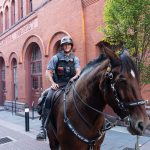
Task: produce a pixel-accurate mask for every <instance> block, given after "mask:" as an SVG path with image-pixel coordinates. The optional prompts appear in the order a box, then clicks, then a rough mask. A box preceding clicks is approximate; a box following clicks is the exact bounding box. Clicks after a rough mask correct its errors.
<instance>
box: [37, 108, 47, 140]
mask: <svg viewBox="0 0 150 150" xmlns="http://www.w3.org/2000/svg"><path fill="white" fill-rule="evenodd" d="M48 114H49V109H46V108H45V109H44V110H43V114H42V116H41V123H42V125H41V127H40V133H39V134H38V135H37V136H36V139H37V140H46V135H47V131H46V129H45V121H46V119H47V116H48Z"/></svg>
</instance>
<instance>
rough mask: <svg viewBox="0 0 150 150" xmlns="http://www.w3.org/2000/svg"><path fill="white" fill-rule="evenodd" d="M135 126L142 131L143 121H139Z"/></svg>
mask: <svg viewBox="0 0 150 150" xmlns="http://www.w3.org/2000/svg"><path fill="white" fill-rule="evenodd" d="M137 127H138V129H139V130H140V131H144V123H143V122H139V123H138V126H137Z"/></svg>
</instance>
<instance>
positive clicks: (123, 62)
mask: <svg viewBox="0 0 150 150" xmlns="http://www.w3.org/2000/svg"><path fill="white" fill-rule="evenodd" d="M105 53H106V56H107V57H108V59H109V60H110V62H109V63H108V67H107V68H106V69H105V70H104V75H103V81H101V82H100V89H101V90H103V92H104V99H105V101H106V103H107V104H108V105H110V107H112V109H113V110H114V112H115V113H117V114H118V116H120V118H122V119H125V118H126V119H128V121H129V127H128V130H129V131H130V133H131V134H136V135H142V134H143V133H144V131H145V128H146V126H147V124H148V116H147V113H146V110H145V101H144V100H143V99H142V97H141V93H140V86H139V77H138V72H137V69H136V67H135V65H134V63H133V61H132V60H131V59H130V58H129V57H128V56H126V55H122V56H121V57H120V58H119V57H117V56H116V55H115V53H114V52H112V51H110V50H106V51H105Z"/></svg>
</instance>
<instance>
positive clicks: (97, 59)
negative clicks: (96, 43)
mask: <svg viewBox="0 0 150 150" xmlns="http://www.w3.org/2000/svg"><path fill="white" fill-rule="evenodd" d="M106 58H107V57H106V55H105V54H101V55H100V56H99V57H98V58H96V59H94V60H92V61H90V62H89V63H88V64H87V65H86V66H85V67H84V68H83V69H82V70H81V74H82V73H83V72H84V71H85V70H87V69H89V68H93V67H95V66H97V65H98V64H99V63H100V62H102V61H103V60H105V59H106Z"/></svg>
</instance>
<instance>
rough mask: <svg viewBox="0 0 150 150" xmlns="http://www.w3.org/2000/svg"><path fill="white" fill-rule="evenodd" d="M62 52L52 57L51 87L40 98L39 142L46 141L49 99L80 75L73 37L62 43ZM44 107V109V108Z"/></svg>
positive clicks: (48, 75)
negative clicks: (40, 123)
mask: <svg viewBox="0 0 150 150" xmlns="http://www.w3.org/2000/svg"><path fill="white" fill-rule="evenodd" d="M60 45H61V51H60V52H58V53H57V54H56V55H54V56H53V57H52V59H51V60H50V62H49V63H48V66H47V70H46V76H47V78H48V80H49V81H50V84H51V87H50V88H48V89H46V90H45V91H44V92H43V93H42V95H41V97H40V98H39V104H38V112H39V113H40V114H41V122H42V125H41V129H40V133H39V134H38V135H37V137H36V139H37V140H44V139H46V130H45V128H44V124H45V121H46V118H47V116H48V113H49V111H50V106H51V101H50V99H49V97H51V95H52V94H53V93H54V91H56V90H58V89H60V88H64V87H65V86H66V85H67V83H68V82H69V81H70V80H75V79H77V78H78V77H79V74H80V62H79V58H78V57H76V56H75V55H74V54H73V52H72V49H73V41H72V39H71V37H69V36H64V37H63V38H62V39H61V42H60ZM43 106H44V108H43Z"/></svg>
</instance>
